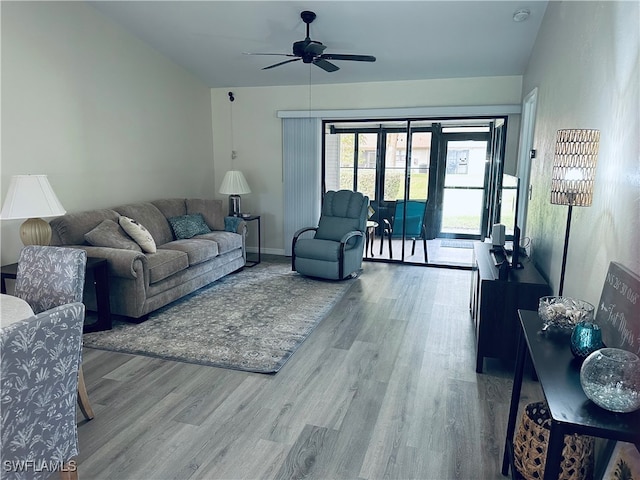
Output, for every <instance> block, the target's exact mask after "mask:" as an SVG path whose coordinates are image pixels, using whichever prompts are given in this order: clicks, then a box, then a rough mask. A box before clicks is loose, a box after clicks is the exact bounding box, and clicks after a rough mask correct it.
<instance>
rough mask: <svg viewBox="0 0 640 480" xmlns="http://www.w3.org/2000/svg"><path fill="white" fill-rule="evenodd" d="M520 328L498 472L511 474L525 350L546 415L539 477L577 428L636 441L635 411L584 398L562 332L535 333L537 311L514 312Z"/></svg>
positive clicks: (638, 420) (554, 467)
mask: <svg viewBox="0 0 640 480" xmlns="http://www.w3.org/2000/svg"><path fill="white" fill-rule="evenodd" d="M518 314H519V317H520V326H521V333H520V334H519V341H518V355H517V358H516V369H515V374H514V378H513V390H512V392H511V407H510V410H509V421H508V424H507V435H506V439H505V448H504V457H503V459H502V474H503V475H507V474H508V473H509V467H511V473H512V476H513V477H515V475H514V472H515V468H514V465H513V434H514V431H515V426H516V420H517V418H516V417H517V414H518V404H519V402H520V389H521V387H522V375H523V367H524V361H525V357H526V353H527V352H529V353H530V355H531V360H532V362H533V366H534V368H535V371H536V374H537V376H538V379H539V381H540V387H541V388H542V391H543V393H544V397H545V400H546V402H547V405H548V407H549V413H550V415H551V429H550V433H549V443H548V445H547V459H546V464H545V469H544V478H545V480H554V479H556V478H558V475H559V473H560V472H559V471H560V460H561V457H562V449H563V447H564V436H565V435H569V434H573V433H578V434H580V435H591V436H594V437H601V438H607V439H611V440H620V441H623V442H631V443H635V444H636V445H640V428H639V427H640V410H638V411H635V412H631V413H614V412H609V411H607V410H605V409H603V408H600V407H599V406H597V405H596V404H595V403H593V402H592V401H591V400H589V399H588V398H587V397H586V395H585V394H584V391H583V390H582V386H581V385H580V364H579V363H578V362H576V361H575V360H574V358H573V355H572V354H571V350H570V348H569V339H568V338H567V337H560V338H547V337H546V336H545V335H541V334H540V333H539V332H540V329H541V328H542V320H541V319H540V317H538V313H537V311H523V310H520V311H519V312H518Z"/></svg>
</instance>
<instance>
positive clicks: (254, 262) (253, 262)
mask: <svg viewBox="0 0 640 480" xmlns="http://www.w3.org/2000/svg"><path fill="white" fill-rule="evenodd" d="M242 219H243V220H244V221H245V222H253V221H257V222H258V254H257V260H249V253H247V262H246V263H245V267H255V266H256V265H258V264H259V263H260V261H261V251H262V234H261V228H260V215H249V216H248V217H242Z"/></svg>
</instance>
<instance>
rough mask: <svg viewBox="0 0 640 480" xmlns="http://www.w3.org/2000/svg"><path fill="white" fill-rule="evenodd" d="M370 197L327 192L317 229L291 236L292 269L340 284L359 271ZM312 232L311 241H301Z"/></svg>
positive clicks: (346, 191)
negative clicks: (336, 281) (304, 235)
mask: <svg viewBox="0 0 640 480" xmlns="http://www.w3.org/2000/svg"><path fill="white" fill-rule="evenodd" d="M368 207H369V197H366V196H365V195H363V194H361V193H359V192H352V191H351V190H340V191H337V192H335V191H329V192H327V193H326V194H325V196H324V200H323V203H322V211H321V215H320V221H319V222H318V226H317V227H305V228H302V229H300V230H298V231H297V232H296V233H295V234H294V236H293V245H292V249H291V251H292V260H291V266H292V269H293V270H295V271H297V272H298V273H301V274H302V275H307V276H310V277H320V278H326V279H329V280H342V279H344V278H347V277H349V276H351V275H353V274H354V273H357V272H358V271H359V270H360V268H361V267H362V255H363V252H364V232H365V229H366V225H367V211H368ZM309 231H315V234H314V236H313V238H301V235H302V234H303V233H305V232H309Z"/></svg>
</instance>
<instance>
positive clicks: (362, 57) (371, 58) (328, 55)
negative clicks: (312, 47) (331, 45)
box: [320, 53, 376, 62]
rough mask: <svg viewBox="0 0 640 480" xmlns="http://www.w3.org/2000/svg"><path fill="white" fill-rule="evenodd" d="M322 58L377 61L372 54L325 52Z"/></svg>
mask: <svg viewBox="0 0 640 480" xmlns="http://www.w3.org/2000/svg"><path fill="white" fill-rule="evenodd" d="M320 58H325V59H327V60H352V61H355V62H375V61H376V57H374V56H372V55H345V54H341V53H325V54H323V55H321V57H320Z"/></svg>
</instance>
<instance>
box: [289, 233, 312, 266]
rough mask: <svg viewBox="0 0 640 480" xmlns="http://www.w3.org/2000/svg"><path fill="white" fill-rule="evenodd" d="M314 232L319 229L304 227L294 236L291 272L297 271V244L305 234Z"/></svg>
mask: <svg viewBox="0 0 640 480" xmlns="http://www.w3.org/2000/svg"><path fill="white" fill-rule="evenodd" d="M312 231H313V232H317V231H318V227H304V228H301V229H300V230H298V231H297V232H296V233H294V234H293V240H292V241H291V270H293V271H295V269H296V242H297V241H298V237H299V236H300V235H302V234H303V233H304V232H312Z"/></svg>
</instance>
